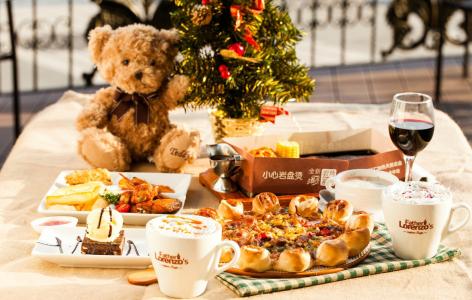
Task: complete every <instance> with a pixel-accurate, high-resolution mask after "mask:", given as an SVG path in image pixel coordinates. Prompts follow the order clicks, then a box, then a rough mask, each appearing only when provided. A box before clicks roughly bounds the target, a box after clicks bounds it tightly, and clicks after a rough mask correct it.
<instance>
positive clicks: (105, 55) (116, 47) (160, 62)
mask: <svg viewBox="0 0 472 300" xmlns="http://www.w3.org/2000/svg"><path fill="white" fill-rule="evenodd" d="M178 40H179V36H178V33H177V31H176V30H157V29H155V28H154V27H152V26H147V25H141V24H134V25H129V26H126V27H121V28H118V29H115V30H113V29H112V28H111V27H110V26H104V27H98V28H96V29H94V30H92V31H91V33H90V39H89V49H90V52H91V54H92V60H93V62H94V63H95V64H96V66H97V68H98V70H99V72H100V74H101V75H102V76H103V78H105V80H107V81H108V82H109V83H110V84H111V85H113V86H116V87H119V88H120V89H122V90H123V91H125V92H126V93H129V94H132V93H143V94H148V93H152V92H154V91H156V90H158V89H159V88H160V86H161V84H162V83H163V81H164V80H165V79H166V78H167V77H168V76H169V74H170V73H171V72H172V70H173V67H174V59H175V56H176V55H177V53H178V50H177V48H176V47H175V45H176V44H177V42H178Z"/></svg>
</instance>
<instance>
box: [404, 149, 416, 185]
mask: <svg viewBox="0 0 472 300" xmlns="http://www.w3.org/2000/svg"><path fill="white" fill-rule="evenodd" d="M415 158H416V156H410V155H405V182H408V181H412V180H413V163H414V162H415Z"/></svg>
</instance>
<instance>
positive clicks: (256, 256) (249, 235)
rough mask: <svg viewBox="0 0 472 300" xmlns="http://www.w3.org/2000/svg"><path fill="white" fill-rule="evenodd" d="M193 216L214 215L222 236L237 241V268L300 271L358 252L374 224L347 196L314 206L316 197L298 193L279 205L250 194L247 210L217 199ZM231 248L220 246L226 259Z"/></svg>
mask: <svg viewBox="0 0 472 300" xmlns="http://www.w3.org/2000/svg"><path fill="white" fill-rule="evenodd" d="M196 214H198V215H202V216H206V217H210V218H213V219H215V220H217V221H218V222H219V223H220V224H221V226H222V230H223V233H222V234H223V239H227V240H232V241H235V242H236V243H238V244H239V246H240V248H241V255H240V258H239V261H238V267H239V268H240V269H242V270H244V271H252V272H265V271H269V270H276V271H285V272H303V271H306V270H308V269H311V268H313V267H315V266H325V267H335V266H339V265H343V264H345V263H346V262H347V260H348V259H349V258H351V257H356V256H358V255H359V254H361V253H362V252H363V250H364V249H365V248H366V247H367V246H368V244H369V242H370V236H371V233H372V231H373V228H374V222H373V219H372V216H371V215H370V214H368V213H366V212H353V206H352V204H351V203H350V202H349V201H347V200H334V201H331V202H329V204H328V205H327V207H326V209H325V210H324V211H323V212H321V211H320V210H319V203H318V199H317V198H316V197H313V196H306V195H299V196H295V197H294V198H292V199H291V201H290V204H289V206H288V207H281V206H280V203H279V199H278V198H277V196H276V195H275V194H273V193H261V194H259V195H257V196H256V197H254V198H253V199H252V210H251V211H244V207H243V204H242V202H240V201H227V200H222V201H221V202H220V205H219V206H218V209H216V210H215V209H212V208H203V209H200V210H198V211H197V212H196ZM231 257H232V250H227V251H223V253H222V257H221V261H223V262H227V261H229V260H230V259H231Z"/></svg>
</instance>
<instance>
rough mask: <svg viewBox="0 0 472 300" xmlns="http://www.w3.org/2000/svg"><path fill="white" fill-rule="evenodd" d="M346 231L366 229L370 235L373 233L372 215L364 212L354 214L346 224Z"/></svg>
mask: <svg viewBox="0 0 472 300" xmlns="http://www.w3.org/2000/svg"><path fill="white" fill-rule="evenodd" d="M345 226H346V230H356V229H362V228H368V229H369V232H370V233H371V234H372V232H373V231H374V219H373V218H372V215H371V214H369V213H366V212H364V211H359V212H354V213H353V214H352V216H351V217H350V218H349V219H348V220H347V222H346V225H345Z"/></svg>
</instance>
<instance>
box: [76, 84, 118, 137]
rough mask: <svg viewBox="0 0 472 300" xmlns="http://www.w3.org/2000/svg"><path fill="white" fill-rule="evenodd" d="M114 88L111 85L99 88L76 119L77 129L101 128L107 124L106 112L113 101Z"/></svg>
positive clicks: (112, 104) (107, 112) (111, 106)
mask: <svg viewBox="0 0 472 300" xmlns="http://www.w3.org/2000/svg"><path fill="white" fill-rule="evenodd" d="M114 98H115V89H114V88H112V87H108V88H104V89H100V90H99V91H97V92H96V93H95V96H94V98H93V99H92V100H91V101H90V102H89V103H88V104H87V105H86V106H85V107H84V109H83V110H82V112H81V113H80V114H79V117H78V118H77V121H76V126H77V129H78V130H79V131H80V130H83V129H85V128H90V127H97V128H103V127H105V126H106V125H107V122H108V114H109V112H110V110H111V109H112V108H113V106H114V103H115V99H114Z"/></svg>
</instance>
